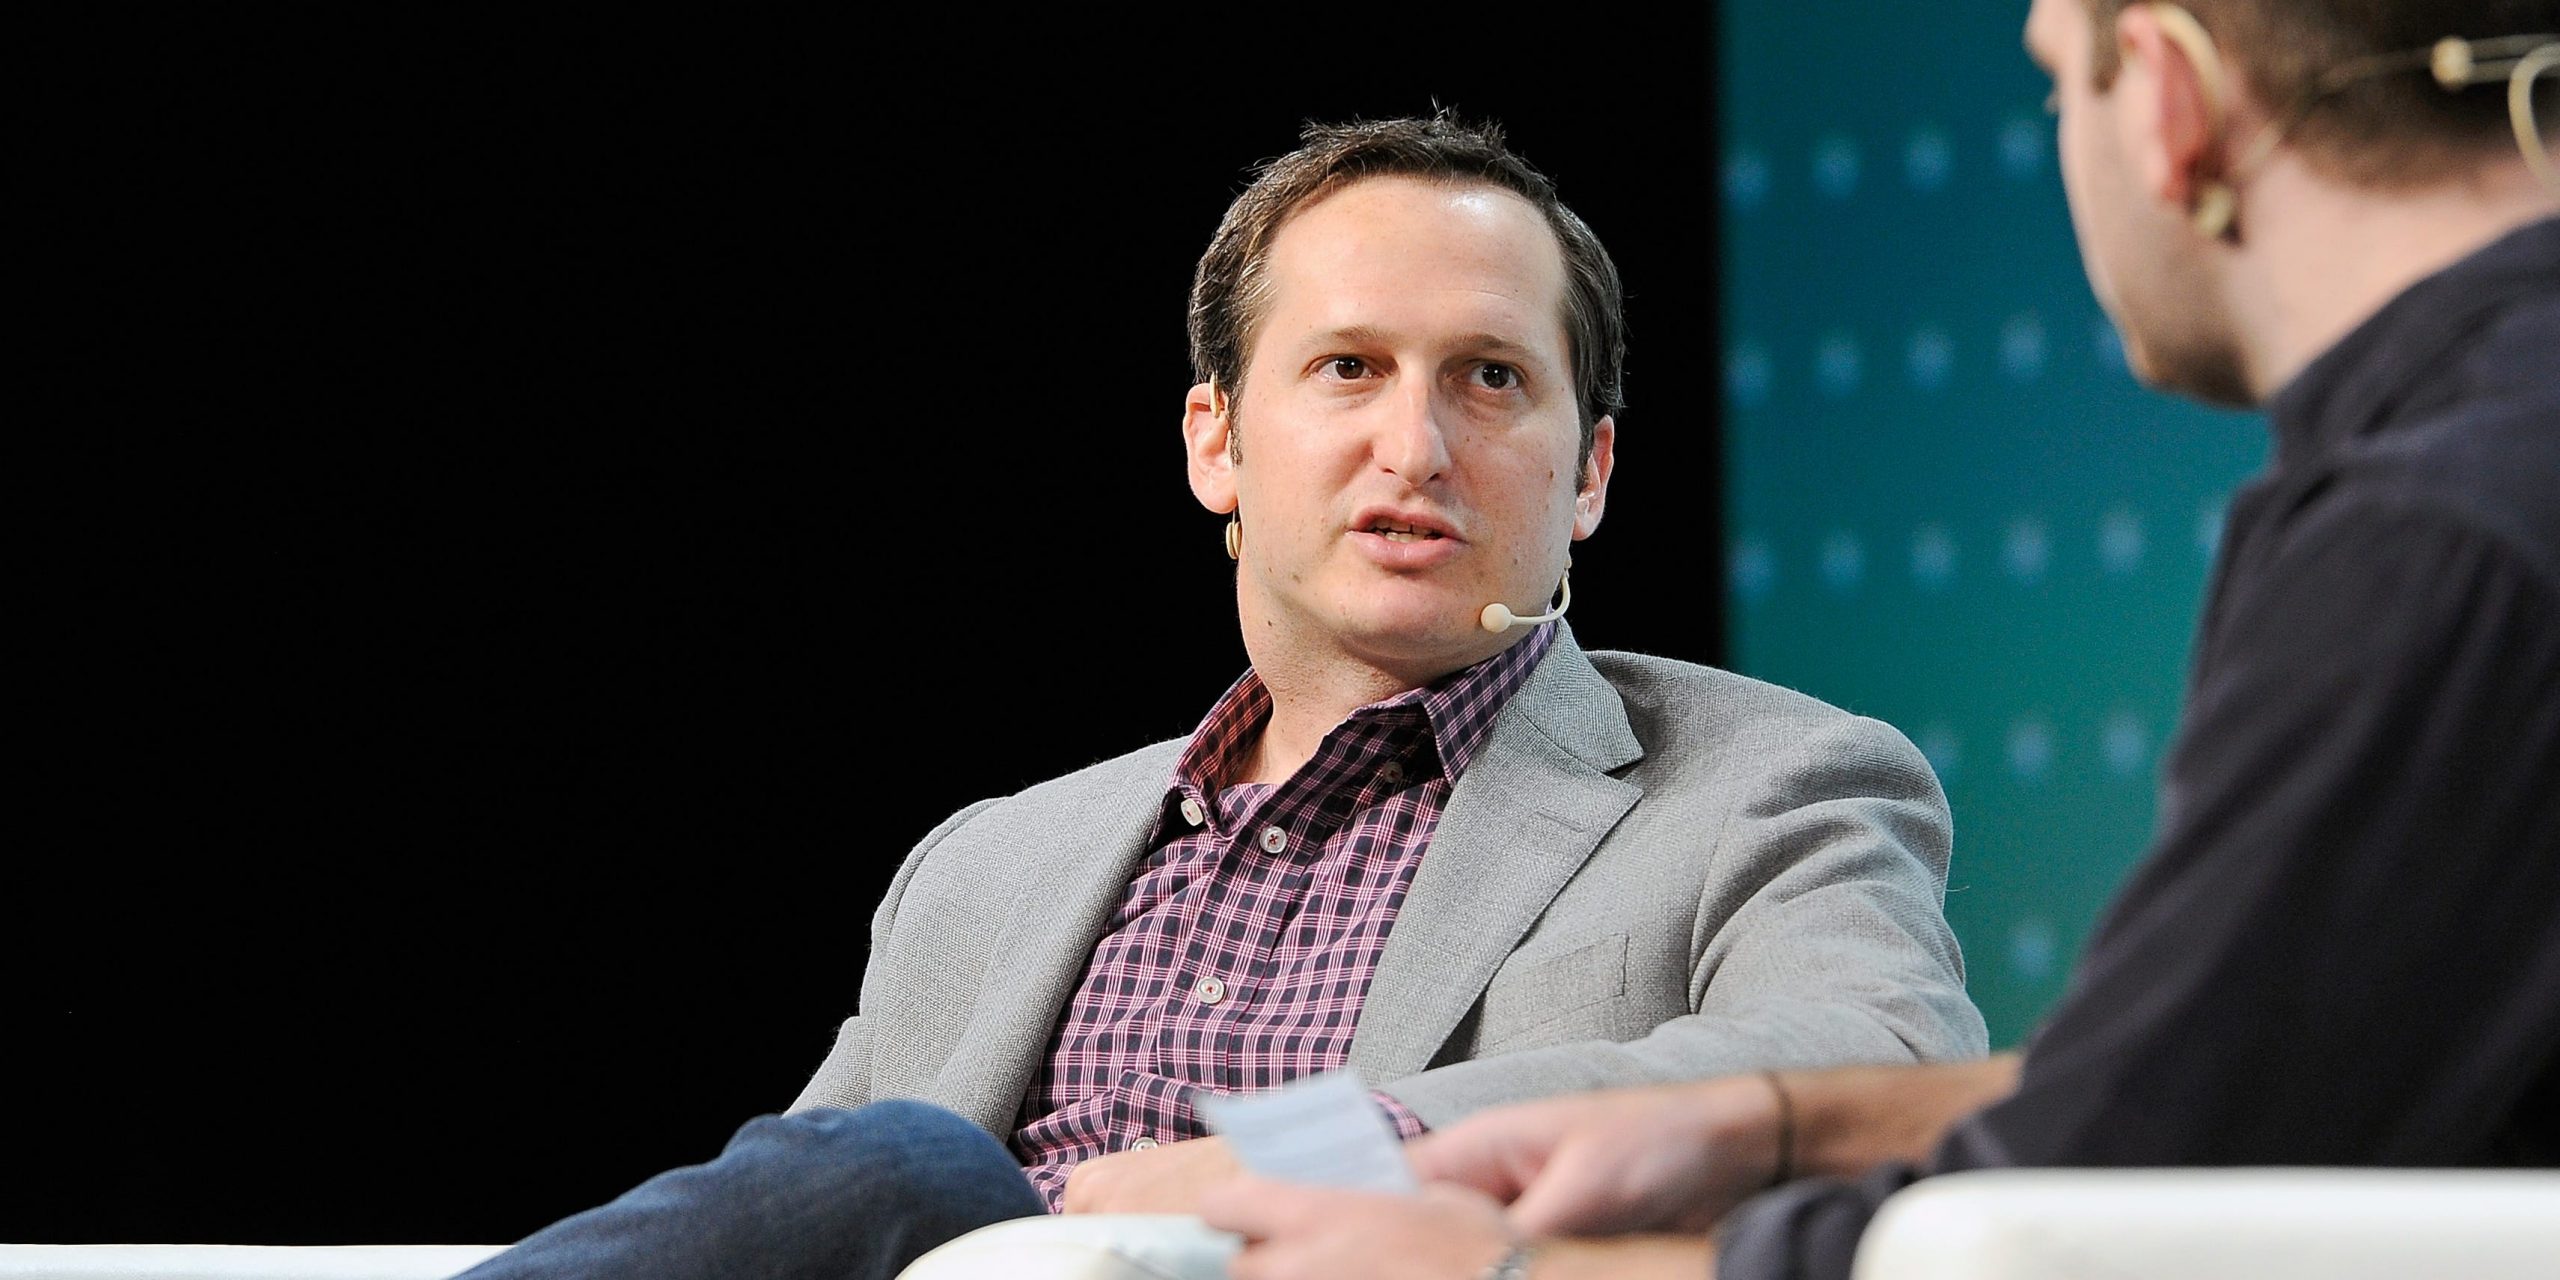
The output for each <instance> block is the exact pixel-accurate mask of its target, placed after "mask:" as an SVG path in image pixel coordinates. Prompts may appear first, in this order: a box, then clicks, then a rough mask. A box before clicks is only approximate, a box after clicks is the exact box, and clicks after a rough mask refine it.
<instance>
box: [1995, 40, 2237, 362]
mask: <svg viewBox="0 0 2560 1280" xmlns="http://www.w3.org/2000/svg"><path fill="white" fill-rule="evenodd" d="M2137 7H2138V6H2137ZM2136 21H2138V22H2143V23H2145V24H2146V25H2147V24H2148V23H2149V19H2148V17H2147V15H2144V16H2142V17H2139V18H2137V19H2136ZM2091 38H2092V30H2091V18H2090V14H2089V5H2088V0H2034V4H2033V6H2032V7H2031V8H2030V9H2029V11H2028V14H2027V29H2026V42H2027V52H2028V54H2029V56H2031V57H2032V58H2034V59H2035V61H2036V64H2037V65H2038V66H2040V67H2042V68H2043V69H2044V70H2045V73H2046V74H2047V75H2049V76H2051V77H2052V78H2053V98H2052V105H2053V110H2054V112H2055V114H2056V115H2057V116H2058V117H2059V121H2058V123H2057V126H2056V130H2055V132H2056V142H2055V145H2056V149H2057V151H2058V152H2059V154H2060V156H2061V167H2062V188H2063V194H2064V196H2065V197H2066V198H2067V200H2068V202H2069V204H2070V206H2071V229H2072V233H2073V235H2074V236H2075V237H2076V238H2077V239H2078V241H2079V244H2080V263H2081V266H2082V268H2083V269H2084V270H2086V271H2087V272H2088V276H2089V288H2090V291H2091V292H2092V293H2094V294H2095V295H2096V296H2097V299H2098V305H2099V306H2100V307H2101V308H2103V309H2104V310H2105V311H2106V313H2107V316H2108V318H2109V319H2110V320H2112V321H2113V322H2114V323H2115V326H2116V332H2117V333H2118V335H2119V336H2120V337H2121V338H2122V339H2123V341H2124V351H2125V360H2126V363H2127V365H2128V366H2129V367H2130V368H2131V369H2132V370H2133V373H2134V376H2135V377H2137V378H2139V379H2141V380H2142V381H2143V382H2144V383H2145V384H2147V385H2150V386H2154V387H2161V388H2165V389H2169V390H2176V391H2183V392H2187V393H2190V394H2194V395H2198V396H2201V397H2202V398H2205V399H2208V400H2215V401H2221V402H2236V401H2237V400H2238V399H2241V398H2245V394H2246V393H2245V391H2244V390H2243V389H2242V388H2241V387H2240V385H2239V383H2240V377H2239V364H2238V361H2239V353H2238V347H2237V344H2236V343H2235V342H2234V341H2233V340H2232V337H2231V335H2230V333H2229V332H2228V326H2227V323H2226V321H2225V318H2224V316H2223V308H2222V307H2221V305H2220V304H2219V302H2218V301H2217V299H2218V298H2219V297H2220V294H2221V282H2220V281H2219V279H2217V278H2216V275H2215V273H2214V271H2213V269H2212V264H2211V263H2210V262H2209V261H2208V257H2209V255H2208V253H2207V250H2206V244H2205V242H2204V240H2203V238H2202V237H2200V236H2198V235H2196V234H2195V233H2194V232H2192V231H2191V230H2189V228H2188V226H2187V222H2186V211H2185V208H2184V207H2183V206H2182V205H2180V204H2177V203H2173V202H2170V201H2168V200H2166V199H2164V198H2163V197H2162V195H2161V193H2160V191H2159V190H2158V184H2157V182H2146V181H2145V180H2144V177H2143V175H2144V173H2145V172H2146V170H2148V171H2153V173H2154V176H2155V177H2156V171H2158V170H2160V169H2161V168H2162V167H2163V166H2164V165H2165V164H2166V163H2167V162H2166V160H2165V159H2164V158H2163V156H2162V155H2161V150H2162V148H2161V140H2160V137H2159V134H2158V129H2159V122H2160V120H2161V118H2162V116H2161V106H2160V94H2161V92H2162V81H2161V75H2160V71H2161V68H2160V65H2159V58H2160V56H2161V54H2160V47H2161V46H2160V45H2159V42H2158V41H2157V40H2154V41H2152V42H2150V43H2151V45H2152V46H2153V47H2152V51H2151V53H2150V54H2149V56H2126V57H2124V58H2122V59H2121V60H2120V66H2119V69H2118V72H2117V75H2116V79H2115V81H2114V83H2113V84H2112V85H2111V86H2110V87H2109V89H2108V91H2107V92H2105V93H2100V92H2098V91H2097V88H2096V86H2095V84H2094V82H2093V80H2092V78H2091V73H2090V59H2091V55H2092V50H2091V45H2090V40H2091ZM2109 38H2111V39H2112V38H2114V37H2113V33H2110V34H2109Z"/></svg>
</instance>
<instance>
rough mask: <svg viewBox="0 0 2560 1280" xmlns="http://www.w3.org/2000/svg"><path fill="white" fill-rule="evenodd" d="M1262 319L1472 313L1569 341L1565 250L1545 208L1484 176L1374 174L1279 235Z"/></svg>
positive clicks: (1463, 316)
mask: <svg viewBox="0 0 2560 1280" xmlns="http://www.w3.org/2000/svg"><path fill="white" fill-rule="evenodd" d="M1266 274H1267V278H1268V281H1269V284H1270V289H1271V293H1270V306H1269V309H1268V310H1267V311H1266V312H1265V314H1264V316H1263V317H1262V319H1263V325H1262V327H1263V328H1264V329H1265V330H1266V332H1274V333H1276V332H1277V331H1278V330H1279V329H1280V328H1282V327H1284V326H1285V327H1288V328H1294V329H1307V328H1327V327H1335V326H1349V325H1359V326H1366V327H1378V326H1381V325H1392V324H1394V323H1395V322H1396V321H1398V320H1403V321H1406V322H1409V323H1416V324H1419V323H1426V322H1430V321H1435V320H1438V321H1450V322H1458V321H1462V320H1464V321H1471V322H1473V323H1474V324H1475V325H1476V326H1477V327H1479V328H1483V327H1487V326H1492V325H1496V324H1497V323H1498V324H1499V326H1500V327H1501V328H1508V329H1511V330H1515V331H1517V332H1516V334H1515V335H1513V336H1516V337H1517V339H1519V340H1521V341H1523V342H1528V341H1531V340H1538V341H1552V342H1554V343H1556V344H1557V345H1558V346H1559V348H1560V347H1561V345H1562V343H1563V341H1564V330H1563V323H1564V322H1563V307H1564V297H1565V283H1566V272H1565V265H1564V249H1563V246H1562V245H1561V244H1560V243H1559V242H1558V241H1557V239H1556V236H1555V232H1554V231H1553V229H1551V228H1550V227H1549V226H1548V225H1547V220H1546V216H1545V215H1544V214H1542V213H1540V212H1539V211H1538V207H1537V206H1536V205H1534V204H1531V203H1530V202H1529V201H1528V200H1526V199H1524V198H1522V197H1521V196H1520V195H1519V194H1517V193H1516V192H1513V191H1510V190H1508V189H1506V188H1503V187H1498V186H1494V185H1492V184H1489V183H1481V182H1442V181H1433V180H1429V179H1423V178H1413V177H1403V176H1389V177H1377V178H1366V179H1362V180H1361V181H1359V182H1355V183H1352V184H1351V185H1349V186H1346V187H1343V188H1342V189H1340V190H1338V191H1334V192H1331V193H1329V194H1327V195H1326V196H1325V197H1324V198H1323V199H1321V200H1319V201H1317V202H1316V203H1314V204H1312V205H1309V206H1307V207H1306V208H1303V209H1301V210H1299V211H1298V212H1297V213H1296V214H1295V215H1293V216H1292V217H1291V218H1290V219H1289V220H1288V221H1287V222H1286V223H1284V224H1283V225H1282V226H1281V229H1280V232H1279V234H1278V235H1277V236H1275V237H1274V238H1273V239H1272V242H1271V252H1270V257H1269V260H1268V263H1267V266H1266Z"/></svg>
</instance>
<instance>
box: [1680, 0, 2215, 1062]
mask: <svg viewBox="0 0 2560 1280" xmlns="http://www.w3.org/2000/svg"><path fill="white" fill-rule="evenodd" d="M2025 14H2026V5H2025V4H2024V3H2019V4H2015V5H1992V6H1962V5H1959V6H1952V7H1950V6H1930V7H1926V8H1915V9H1911V10H1909V11H1908V12H1905V11H1904V10H1902V9H1897V8H1895V7H1892V6H1877V5H1872V4H1866V3H1850V2H1849V0H1787V2H1786V3H1783V4H1782V3H1777V2H1776V0H1735V2H1734V3H1730V4H1727V5H1724V6H1722V7H1721V17H1720V18H1719V23H1720V24H1721V27H1722V31H1721V37H1720V47H1721V49H1722V67H1721V80H1720V83H1721V90H1720V92H1721V94H1722V110H1723V127H1724V130H1725V133H1724V138H1723V146H1724V157H1723V173H1722V178H1723V194H1724V201H1723V219H1724V226H1723V240H1722V243H1723V246H1724V249H1723V252H1724V255H1725V258H1724V281H1725V296H1724V298H1723V300H1722V304H1723V321H1724V332H1725V333H1726V334H1727V335H1728V336H1729V337H1728V340H1729V343H1730V345H1729V347H1728V349H1727V351H1726V352H1725V353H1724V388H1725V408H1726V411H1725V427H1726V432H1725V439H1726V451H1727V467H1726V484H1727V486H1728V492H1727V494H1726V510H1727V512H1728V517H1727V518H1728V520H1729V522H1730V525H1729V528H1728V530H1727V534H1728V537H1729V539H1730V541H1729V546H1730V548H1731V551H1730V554H1729V557H1728V562H1727V573H1728V581H1727V588H1728V592H1729V595H1730V599H1731V601H1732V608H1731V609H1730V611H1729V617H1730V618H1731V623H1730V625H1731V629H1732V630H1731V634H1730V636H1729V637H1728V640H1729V643H1728V646H1727V651H1728V652H1729V653H1730V654H1731V655H1732V661H1733V663H1734V665H1735V666H1736V667H1737V668H1739V669H1740V670H1743V671H1746V672H1749V673H1751V674H1753V675H1757V676H1761V677H1763V678H1766V679H1770V680H1775V681H1777V682H1779V683H1781V684H1786V685H1789V686H1791V687H1794V688H1798V689H1803V690H1805V691H1806V692H1808V693H1812V694H1814V695H1816V696H1818V697H1822V698H1825V699H1828V700H1830V701H1832V702H1835V703H1838V704H1840V705H1842V706H1845V707H1848V708H1850V709H1852V710H1855V711H1858V712H1861V713H1863V714H1867V715H1873V716H1876V717H1879V718H1881V719H1883V720H1886V721H1888V722H1889V723H1892V724H1894V725H1895V726H1897V727H1899V728H1901V729H1902V730H1903V731H1904V732H1905V733H1907V734H1909V735H1910V736H1911V737H1912V739H1913V741H1914V742H1916V743H1917V744H1918V745H1919V747H1920V749H1921V751H1922V753H1923V754H1925V755H1926V756H1927V757H1928V759H1929V762H1930V764H1931V766H1932V767H1933V768H1934V769H1936V771H1937V773H1938V776H1939V779H1940V781H1941V782H1942V783H1943V784H1944V785H1945V786H1946V788H1947V792H1948V797H1949V800H1950V802H1951V803H1952V804H1953V805H1954V808H1955V826H1956V857H1955V868H1954V873H1953V876H1952V878H1951V881H1950V890H1951V891H1950V893H1949V895H1948V899H1947V912H1948V917H1949V919H1950V920H1951V921H1952V922H1953V923H1954V925H1955V927H1956V931H1957V934H1958V936H1959V937H1960V938H1961V939H1962V940H1963V942H1964V943H1965V950H1966V955H1967V959H1968V967H1969V972H1970V981H1971V983H1972V987H1973V992H1974V996H1975V999H1976V1000H1977V1001H1979V1002H1980V1003H1981V1005H1982V1006H1983V1010H1984V1013H1985V1015H1986V1016H1987V1017H1988V1018H1989V1019H1990V1021H1991V1026H1992V1034H1993V1038H1994V1040H1995V1041H1996V1042H1999V1043H2003V1044H2011V1043H2015V1042H2016V1041H2017V1040H2018V1039H2019V1038H2020V1037H2022V1036H2023V1035H2025V1034H2026V1033H2027V1032H2029V1031H2030V1030H2031V1029H2032V1027H2033V1026H2034V1023H2035V1021H2036V1020H2037V1019H2038V1018H2039V1017H2041V1016H2042V1014H2043V1013H2044V1011H2045V1010H2046V1009H2047V1008H2048V1007H2049V1005H2050V1004H2051V1002H2052V1000H2053V999H2054V998H2055V997H2056V996H2057V995H2058V994H2059V993H2060V991H2061V989H2062V986H2063V984H2064V983H2065V982H2066V981H2067V980H2068V978H2069V973H2070V969H2071V964H2072V961H2073V959H2074V957H2075V956H2076V955H2077V952H2078V950H2079V948H2080V946H2081V944H2082V943H2083V941H2084V940H2085V938H2086V935H2087V931H2088V929H2089V927H2090V925H2091V923H2092V921H2093V920H2094V919H2095V917H2096V914H2097V911H2098V908H2099V906H2100V904H2101V903H2102V902H2103V901H2104V900H2105V898H2106V896H2107V894H2108V893H2109V892H2111V891H2112V890H2113V889H2114V887H2115V885H2116V883H2117V882H2118V880H2119V879H2120V878H2121V877H2122V875H2123V874H2124V872H2125V870H2126V869H2127V868H2128V867H2129V866H2130V865H2131V863H2132V862H2133V860H2134V858H2135V857H2136V856H2137V855H2138V854H2139V853H2140V851H2141V848H2142V845H2143V842H2144V840H2145V839H2146V838H2147V837H2148V836H2149V834H2150V829H2151V820H2152V806H2153V798H2154V783H2155V781H2156V779H2157V776H2158V770H2159V765H2160V761H2161V758H2162V756H2163V754H2164V753H2165V752H2166V751H2167V750H2168V748H2169V744H2170V742H2171V740H2172V737H2173V735H2174V733H2175V731H2176V718H2177V700H2178V694H2179V690H2180V687H2181V684H2182V682H2183V680H2184V676H2185V666H2186V655H2187V648H2188V643H2189V639H2190V632H2191V630H2192V628H2193V626H2194V622H2195V617H2196V612H2197V609H2198V606H2199V604H2200V602H2201V599H2202V595H2203V591H2204V579H2205V573H2206V570H2207V567H2208V564H2209V561H2210V559H2211V556H2212V553H2213V549H2214V545H2215V543H2216V541H2217V539H2218V538H2219V536H2220V530H2221V520H2222V512H2223V504H2224V501H2225V499H2226V497H2227V495H2228V493H2229V491H2230V489H2231V488H2232V486H2234V485H2235V484H2237V483H2238V482H2239V481H2240V480H2242V479H2244V478H2245V477H2246V476H2247V475H2248V474H2249V473H2250V472H2251V471H2253V470H2255V469H2256V467H2257V466H2258V465H2259V464H2260V463H2261V461H2262V460H2263V457H2264V453H2265V437H2264V431H2263V428H2262V426H2261V425H2260V423H2259V421H2258V419H2257V418H2256V417H2255V416H2254V415H2243V414H2233V413H2223V412H2217V411H2210V410H2204V409H2199V408H2195V407H2193V406H2190V405H2187V404H2185V403H2183V402H2180V401H2176V400H2173V399H2170V398H2168V397H2165V396H2162V395H2159V394H2157V393H2155V392H2152V391H2149V390H2146V389H2144V388H2143V387H2141V386H2140V385H2138V384H2137V383H2136V382H2135V381H2134V379H2133V377H2132V375H2131V373H2130V372H2129V371H2128V369H2127V367H2126V364H2125V357H2124V349H2123V345H2122V343H2121V341H2120V340H2119V336H2118V334H2117V333H2116V330H2115V328H2114V326H2113V325H2111V324H2110V323H2109V322H2108V320H2107V317H2106V316H2105V315H2104V314H2103V313H2102V312H2101V311H2100V310H2099V309H2098V306H2097V304H2096V302H2095V301H2094V300H2093V299H2092V297H2091V296H2090V292H2089V287H2088V283H2087V281H2086V279H2085V278H2084V276H2083V275H2082V272H2081V266H2080V257H2079V251H2078V248H2077V247H2076V246H2075V244H2074V243H2073V241H2072V234H2071V223H2070V219H2069V216H2068V212H2067V210H2066V207H2065V205H2064V200H2063V193H2062V190H2061V185H2060V177H2059V173H2058V170H2057V166H2056V165H2055V164H2054V163H2053V121H2052V119H2051V118H2050V117H2049V116H2047V115H2046V114H2045V113H2044V112H2043V110H2042V109H2041V107H2040V105H2039V104H2040V103H2041V102H2042V100H2043V99H2044V96H2045V94H2046V93H2047V91H2048V90H2049V89H2050V87H2051V86H2050V85H2048V84H2047V83H2045V81H2044V78H2043V76H2042V75H2041V74H2039V73H2038V72H2037V71H2036V70H2035V69H2034V68H2033V67H2032V66H2031V65H2029V64H2028V62H2027V60H2026V58H2025V56H2024V55H2023V54H2022V53H2021V52H2020V49H2019V32H2018V26H2019V23H2020V22H2021V21H2023V19H2024V17H2025ZM1844 68H1847V69H1863V70H1866V71H1871V72H1874V73H1876V74H1878V75H1879V76H1882V75H1883V73H1884V72H1886V71H1887V70H1888V69H1900V70H1902V71H1905V72H1925V74H1917V73H1915V74H1893V75H1891V76H1890V77H1889V79H1888V80H1886V81H1884V82H1885V83H1888V84H1889V86H1890V89H1889V91H1885V90H1874V91H1870V90H1866V89H1858V90H1854V91H1845V92H1844V91H1843V90H1842V87H1841V86H1842V85H1843V84H1844V83H1846V82H1845V81H1844V80H1843V77H1842V74H1841V73H1842V70H1843V69H1844ZM1968 744H1970V745H1971V747H1972V750H1971V751H1968V749H1967V748H1968Z"/></svg>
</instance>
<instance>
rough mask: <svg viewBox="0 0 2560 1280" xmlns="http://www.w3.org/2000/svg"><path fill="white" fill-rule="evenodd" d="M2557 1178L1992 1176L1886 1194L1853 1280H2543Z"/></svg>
mask: <svg viewBox="0 0 2560 1280" xmlns="http://www.w3.org/2000/svg"><path fill="white" fill-rule="evenodd" d="M2555 1258H2560V1170H2496V1169H2095V1170H2091V1169H1992V1170H1977V1171H1970V1172H1964V1173H1951V1174H1943V1175H1940V1176H1938V1177H1934V1178H1926V1179H1923V1180H1921V1181H1919V1182H1916V1183H1913V1184H1912V1185H1911V1186H1909V1187H1906V1188H1904V1189H1903V1190H1901V1191H1900V1192H1897V1193H1896V1194H1895V1195H1894V1196H1893V1197H1892V1198H1890V1199H1888V1200H1886V1201H1885V1204H1884V1208H1883V1209H1882V1210H1881V1211H1880V1212H1878V1213H1877V1214H1876V1217H1875V1220H1874V1221H1873V1222H1872V1223H1870V1224H1869V1225H1868V1228H1867V1232H1866V1235H1865V1236H1864V1237H1863V1238H1862V1239H1861V1240H1860V1241H1859V1244H1858V1254H1857V1262H1856V1265H1855V1267H1854V1270H1853V1276H1854V1280H1958V1278H1959V1277H1961V1278H1962V1280H2026V1278H2027V1277H2037V1278H2038V1280H2045V1278H2049V1277H2053V1276H2060V1275H2087V1276H2106V1277H2108V1278H2109V1280H2155V1278H2156V1280H2170V1278H2172V1277H2174V1278H2175V1280H2264V1278H2265V1277H2268V1276H2294V1275H2301V1276H2314V1275H2316V1276H2320V1277H2322V1278H2323V1280H2407V1278H2408V1277H2410V1276H2454V1275H2458V1276H2462V1277H2465V1280H2507V1278H2508V1277H2515V1278H2517V1280H2522V1278H2523V1277H2527V1276H2533V1277H2546V1278H2547V1277H2549V1276H2551V1275H2552V1274H2553V1259H2555Z"/></svg>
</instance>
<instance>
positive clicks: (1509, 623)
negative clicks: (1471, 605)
mask: <svg viewBox="0 0 2560 1280" xmlns="http://www.w3.org/2000/svg"><path fill="white" fill-rule="evenodd" d="M1556 592H1557V594H1558V596H1559V599H1558V600H1557V601H1556V607H1555V608H1554V610H1552V611H1551V612H1547V613H1542V614H1539V615H1538V616H1536V617H1534V618H1523V617H1521V616H1520V615H1519V614H1516V613H1513V612H1512V611H1511V606H1509V605H1507V604H1504V603H1502V602H1501V601H1499V600H1497V601H1495V602H1493V603H1492V604H1489V605H1486V606H1485V607H1484V612H1482V613H1480V614H1477V615H1476V621H1477V622H1479V623H1481V624H1482V625H1483V626H1484V629H1485V630H1487V631H1490V632H1492V633H1494V634H1495V635H1500V634H1502V633H1503V632H1505V631H1509V630H1510V629H1512V628H1513V627H1534V626H1536V625H1538V624H1539V623H1541V622H1553V621H1555V620H1556V619H1558V618H1561V617H1563V616H1564V611H1565V610H1567V609H1569V608H1572V607H1573V566H1572V565H1571V564H1570V563H1568V564H1566V565H1565V567H1564V579H1563V581H1561V582H1558V583H1557V584H1556Z"/></svg>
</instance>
